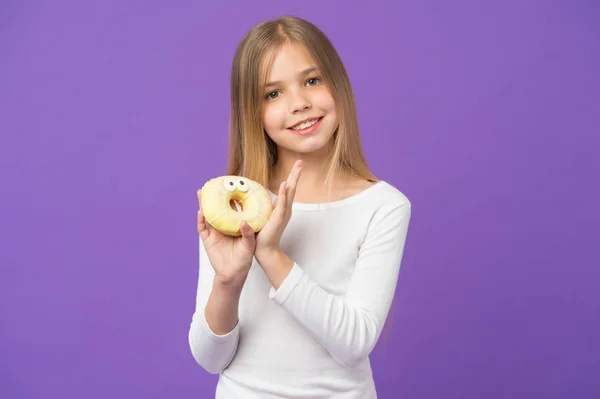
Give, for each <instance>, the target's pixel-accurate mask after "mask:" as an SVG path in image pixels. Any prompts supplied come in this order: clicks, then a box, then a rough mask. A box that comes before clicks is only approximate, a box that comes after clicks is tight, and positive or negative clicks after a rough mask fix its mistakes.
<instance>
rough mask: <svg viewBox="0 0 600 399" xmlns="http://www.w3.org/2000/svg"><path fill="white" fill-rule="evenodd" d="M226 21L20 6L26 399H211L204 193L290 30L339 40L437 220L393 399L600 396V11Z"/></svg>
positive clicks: (7, 105) (8, 160)
mask: <svg viewBox="0 0 600 399" xmlns="http://www.w3.org/2000/svg"><path fill="white" fill-rule="evenodd" d="M216 3H217V2H214V4H208V3H207V2H202V1H178V2H164V1H123V0H119V1H116V0H113V1H103V2H81V1H70V2H67V1H62V2H50V1H46V2H43V1H38V2H26V1H12V2H10V1H8V2H7V1H3V2H2V5H1V6H0V68H1V69H0V132H1V134H2V135H1V142H0V155H1V158H0V160H1V161H0V162H1V164H0V173H1V175H0V178H1V186H0V189H1V190H2V191H1V194H2V196H1V198H2V200H1V201H2V202H1V205H2V206H1V219H0V243H1V246H2V248H1V253H0V256H1V258H0V262H1V269H0V273H1V274H0V306H1V311H0V397H2V398H7V399H9V398H10V399H19V398H58V397H60V398H65V399H66V398H89V399H93V398H107V397H110V398H123V399H125V398H127V399H134V398H144V399H150V398H167V397H172V398H175V397H177V398H209V397H211V395H212V394H213V392H214V384H215V383H216V377H215V376H211V375H209V374H207V373H206V372H204V370H202V369H201V368H200V367H199V366H197V365H196V363H195V362H194V360H193V358H192V356H191V353H190V351H189V348H188V342H187V332H188V327H189V323H190V320H191V316H192V313H193V311H194V300H195V290H196V282H197V281H196V279H197V268H198V265H197V262H198V258H197V256H198V255H197V250H198V248H197V245H198V238H197V233H196V210H197V201H196V189H197V188H199V187H200V186H201V185H202V184H203V182H204V181H205V180H207V179H208V178H210V177H214V176H218V175H221V174H222V173H223V171H224V168H225V165H226V150H227V125H228V121H227V116H228V100H229V98H228V95H229V87H228V83H229V81H228V78H229V70H230V63H231V58H232V56H233V52H234V50H235V46H236V45H237V43H238V41H239V39H240V38H241V37H242V35H243V34H244V33H245V32H246V31H247V29H249V28H250V27H251V26H252V25H253V24H255V23H257V22H259V21H260V20H263V19H266V18H273V17H276V16H278V15H280V14H295V15H298V16H302V17H306V18H308V19H310V20H311V21H313V22H315V23H316V24H317V25H319V26H320V27H321V28H322V29H323V30H324V31H325V32H326V34H327V35H329V37H330V38H331V40H332V41H333V43H334V45H335V46H336V47H337V48H338V50H339V52H340V54H341V56H342V57H343V59H344V60H345V63H346V65H347V68H348V71H349V74H350V77H351V79H352V82H353V85H354V88H355V92H356V96H357V102H358V109H359V118H360V123H361V128H362V134H363V139H364V146H365V151H366V153H367V156H368V159H369V161H370V165H371V166H372V168H373V170H374V171H375V173H376V174H377V175H378V176H379V177H380V178H382V179H384V180H387V181H389V182H390V183H392V184H394V185H396V186H397V187H398V188H399V189H400V190H402V191H403V192H404V193H405V194H406V195H407V196H408V197H409V198H410V199H411V201H412V203H413V219H412V222H411V228H410V231H409V237H408V241H407V244H406V252H405V257H404V261H403V267H402V270H401V274H400V281H399V287H398V292H397V295H396V306H395V309H394V313H393V325H392V328H393V329H392V331H391V336H390V339H389V340H388V341H387V342H386V343H384V342H383V341H381V342H380V343H379V345H378V346H377V348H376V350H375V352H374V353H373V355H372V361H373V368H374V373H375V379H376V383H377V385H378V389H379V392H380V397H382V398H423V399H425V398H432V399H433V398H441V397H444V398H481V397H485V398H488V399H495V398H578V399H582V398H598V397H600V345H599V343H598V340H599V337H600V271H599V270H600V267H599V266H600V256H599V253H598V251H599V249H598V247H599V245H598V244H599V236H600V234H599V232H598V229H597V226H598V222H599V221H600V217H599V212H598V203H599V199H600V198H599V197H600V196H599V188H598V187H599V183H598V181H599V180H600V178H599V169H600V168H599V167H598V163H597V161H596V160H595V159H594V158H595V157H596V156H597V153H598V150H599V149H600V148H599V147H600V146H599V141H600V140H599V138H598V136H599V133H600V129H599V127H600V116H599V115H600V100H599V98H600V73H599V71H600V47H599V43H600V36H599V33H600V28H599V25H598V21H600V12H599V6H598V3H597V2H592V1H587V2H586V1H562V2H559V1H522V0H511V1H504V2H481V1H475V0H473V1H466V0H460V1H454V2H449V1H445V0H438V1H422V0H419V1H417V0H411V1H398V2H395V3H394V4H391V2H383V1H379V2H370V3H369V5H367V3H366V2H365V3H362V4H360V5H357V6H356V8H354V9H352V8H350V7H348V6H347V3H345V2H336V3H331V2H328V3H322V4H321V3H320V2H318V1H304V2H298V3H297V4H295V5H292V3H291V2H281V1H269V2H266V1H264V2H260V3H257V2H241V1H237V2H236V1H227V2H220V3H219V5H217V4H216ZM284 3H285V5H284ZM229 6H230V7H232V8H231V9H229V10H228V9H227V7H229Z"/></svg>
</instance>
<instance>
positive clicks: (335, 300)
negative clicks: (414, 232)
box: [269, 202, 411, 367]
mask: <svg viewBox="0 0 600 399" xmlns="http://www.w3.org/2000/svg"><path fill="white" fill-rule="evenodd" d="M410 216H411V206H410V202H406V203H403V204H400V205H395V206H393V207H392V208H391V209H390V208H389V207H388V208H387V209H384V208H382V209H380V210H379V212H378V213H377V214H376V215H375V216H374V217H373V220H372V222H371V224H370V226H369V230H368V232H367V234H366V236H365V239H364V242H363V244H362V245H361V247H360V250H359V254H358V257H357V260H356V264H355V270H354V273H353V275H352V277H351V281H350V284H349V287H348V290H347V292H346V294H345V295H344V296H336V295H333V294H330V293H329V292H327V291H325V290H324V289H323V288H321V287H320V286H319V285H318V284H317V283H315V282H314V280H312V279H311V278H310V277H309V276H308V275H307V274H306V273H304V271H303V270H302V269H301V268H300V267H299V266H298V265H297V264H294V266H293V268H292V270H291V272H290V274H289V275H288V277H287V278H286V280H284V282H283V283H282V284H281V286H280V287H279V289H278V290H275V289H274V288H271V291H270V294H269V296H270V298H271V299H272V300H274V301H275V302H276V303H278V304H279V305H280V306H282V307H283V308H284V309H286V310H287V311H288V312H289V313H290V314H291V315H292V316H293V317H294V318H295V319H296V320H297V321H298V322H299V323H300V324H301V325H303V326H304V327H305V328H307V329H308V331H309V332H310V333H311V334H312V336H313V337H314V338H315V339H316V340H317V341H319V342H320V343H321V344H322V345H323V346H324V347H325V348H326V349H327V350H328V351H329V353H330V354H331V355H332V356H333V358H334V359H336V361H338V362H339V363H340V364H341V365H343V366H345V367H352V366H354V365H356V364H357V363H359V362H360V361H361V360H363V359H364V358H365V357H366V356H368V355H369V354H370V353H371V351H372V350H373V348H374V347H375V344H376V343H377V340H378V339H379V336H380V334H381V331H382V329H383V325H384V324H385V320H386V318H387V315H388V312H389V309H390V306H391V303H392V300H393V298H394V292H395V290H396V284H397V279H398V274H399V271H400V262H401V259H402V254H403V252H404V244H405V241H406V236H407V231H408V224H409V220H410Z"/></svg>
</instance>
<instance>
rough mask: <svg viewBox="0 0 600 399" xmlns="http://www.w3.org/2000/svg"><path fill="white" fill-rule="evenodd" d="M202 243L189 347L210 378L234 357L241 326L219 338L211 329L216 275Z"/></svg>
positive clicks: (236, 326) (200, 240) (237, 325)
mask: <svg viewBox="0 0 600 399" xmlns="http://www.w3.org/2000/svg"><path fill="white" fill-rule="evenodd" d="M198 239H199V242H200V244H199V261H200V262H199V263H200V265H199V272H198V289H197V293H196V310H195V312H194V314H193V316H192V322H191V325H190V329H189V335H188V339H189V344H190V349H191V352H192V356H193V357H194V359H195V360H196V362H197V363H198V364H199V365H200V366H202V367H203V368H204V369H205V370H206V371H208V372H209V373H211V374H218V373H220V372H222V371H223V370H224V369H225V368H226V367H227V366H228V365H229V363H231V360H232V359H233V357H234V356H235V352H236V351H237V346H238V342H239V335H240V329H239V323H238V324H236V325H235V327H234V328H233V330H231V331H230V332H229V333H227V334H225V335H216V334H215V333H214V332H213V331H212V330H211V329H210V327H209V325H208V323H207V321H206V317H205V314H204V309H205V307H206V303H207V302H208V297H209V296H210V293H211V291H212V285H213V280H214V277H215V271H214V269H213V267H212V265H211V264H210V261H209V260H208V256H207V254H206V251H205V249H204V245H203V243H202V239H200V237H198Z"/></svg>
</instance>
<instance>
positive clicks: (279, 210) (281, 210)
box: [273, 182, 288, 220]
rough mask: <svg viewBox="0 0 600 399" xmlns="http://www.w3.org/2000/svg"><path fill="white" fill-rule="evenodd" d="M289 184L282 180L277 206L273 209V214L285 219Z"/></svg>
mask: <svg viewBox="0 0 600 399" xmlns="http://www.w3.org/2000/svg"><path fill="white" fill-rule="evenodd" d="M287 191H288V190H287V184H286V182H282V183H281V185H280V186H279V194H278V195H277V201H278V202H277V206H276V207H275V209H274V210H273V215H274V216H275V217H279V218H280V219H281V220H283V218H284V216H285V210H286V208H287V197H288V195H287Z"/></svg>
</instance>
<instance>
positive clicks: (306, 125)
mask: <svg viewBox="0 0 600 399" xmlns="http://www.w3.org/2000/svg"><path fill="white" fill-rule="evenodd" d="M318 120H319V119H313V120H310V121H306V122H304V123H301V124H299V125H296V126H293V127H292V129H294V130H304V129H306V128H309V127H311V126H312V125H314V124H315V123H317V121H318Z"/></svg>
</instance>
